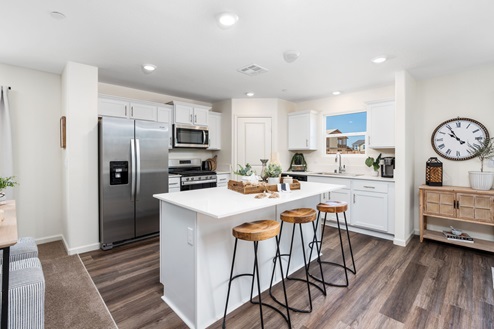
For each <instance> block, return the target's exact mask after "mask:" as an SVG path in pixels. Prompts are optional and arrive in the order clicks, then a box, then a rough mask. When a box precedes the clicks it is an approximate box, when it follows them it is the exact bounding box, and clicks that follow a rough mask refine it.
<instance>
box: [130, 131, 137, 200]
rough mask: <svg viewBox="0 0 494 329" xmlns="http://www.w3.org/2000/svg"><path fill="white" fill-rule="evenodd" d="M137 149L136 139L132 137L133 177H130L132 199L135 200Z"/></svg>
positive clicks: (131, 161)
mask: <svg viewBox="0 0 494 329" xmlns="http://www.w3.org/2000/svg"><path fill="white" fill-rule="evenodd" d="M135 162H136V150H135V140H134V139H133V138H132V139H131V140H130V164H131V166H132V170H131V174H132V176H131V179H130V201H132V202H134V197H135V180H136V163H135Z"/></svg>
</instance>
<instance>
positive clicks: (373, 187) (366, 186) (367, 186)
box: [364, 185, 376, 189]
mask: <svg viewBox="0 0 494 329" xmlns="http://www.w3.org/2000/svg"><path fill="white" fill-rule="evenodd" d="M364 187H365V188H372V189H375V188H376V187H375V186H369V185H364Z"/></svg>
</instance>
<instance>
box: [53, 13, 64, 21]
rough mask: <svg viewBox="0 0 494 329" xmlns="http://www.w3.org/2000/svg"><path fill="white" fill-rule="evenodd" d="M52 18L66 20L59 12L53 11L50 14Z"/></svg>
mask: <svg viewBox="0 0 494 329" xmlns="http://www.w3.org/2000/svg"><path fill="white" fill-rule="evenodd" d="M50 16H51V18H54V19H58V20H62V19H64V18H65V15H64V14H62V13H61V12H58V11H52V12H51V13H50Z"/></svg>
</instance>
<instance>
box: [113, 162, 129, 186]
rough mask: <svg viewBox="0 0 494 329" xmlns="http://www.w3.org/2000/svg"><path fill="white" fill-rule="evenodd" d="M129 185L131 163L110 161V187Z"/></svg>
mask: <svg viewBox="0 0 494 329" xmlns="http://www.w3.org/2000/svg"><path fill="white" fill-rule="evenodd" d="M128 183H129V161H110V185H124V184H128Z"/></svg>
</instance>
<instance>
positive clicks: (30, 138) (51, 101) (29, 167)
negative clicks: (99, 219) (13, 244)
mask: <svg viewBox="0 0 494 329" xmlns="http://www.w3.org/2000/svg"><path fill="white" fill-rule="evenodd" d="M60 83H61V82H60V75H57V74H51V73H44V72H40V71H35V70H30V69H26V68H21V67H16V66H10V65H5V64H0V85H4V86H10V87H12V90H10V93H9V95H10V111H11V120H12V134H13V152H14V174H15V175H16V178H17V181H18V182H19V183H20V185H19V186H17V187H16V188H15V189H16V191H15V193H16V203H17V221H18V233H19V236H31V237H34V238H36V239H37V240H38V242H48V241H52V240H58V239H60V238H61V234H62V175H61V170H62V151H61V149H60V146H59V145H60V144H59V120H60V116H61V102H60V95H61V94H60V93H61V89H60V87H61V85H60Z"/></svg>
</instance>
